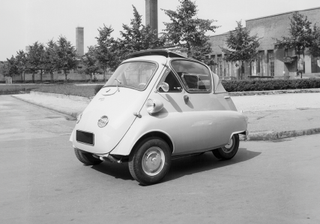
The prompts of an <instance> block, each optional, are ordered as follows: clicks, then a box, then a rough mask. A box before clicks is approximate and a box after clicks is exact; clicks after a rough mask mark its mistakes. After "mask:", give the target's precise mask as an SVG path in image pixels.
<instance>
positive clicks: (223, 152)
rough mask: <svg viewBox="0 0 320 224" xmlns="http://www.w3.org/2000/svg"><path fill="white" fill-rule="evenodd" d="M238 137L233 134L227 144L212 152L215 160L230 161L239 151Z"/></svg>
mask: <svg viewBox="0 0 320 224" xmlns="http://www.w3.org/2000/svg"><path fill="white" fill-rule="evenodd" d="M239 142H240V140H239V135H238V134H235V135H233V136H232V137H231V139H230V140H229V143H228V144H227V145H225V146H224V147H222V148H219V149H215V150H213V151H212V152H213V155H214V156H215V157H216V158H217V159H221V160H229V159H232V158H233V157H234V156H235V155H236V154H237V152H238V149H239Z"/></svg>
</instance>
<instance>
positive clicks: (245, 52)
mask: <svg viewBox="0 0 320 224" xmlns="http://www.w3.org/2000/svg"><path fill="white" fill-rule="evenodd" d="M226 44H227V48H223V47H221V48H222V51H223V52H224V54H225V56H224V57H225V60H226V61H232V62H237V61H239V62H240V65H239V66H240V79H242V78H243V70H244V69H243V66H244V62H250V61H252V60H253V59H254V58H255V57H256V56H257V53H258V50H257V49H258V47H259V46H260V43H259V38H258V37H257V36H256V35H254V36H251V35H250V31H249V30H248V29H247V28H245V27H243V26H242V24H241V21H239V22H237V27H236V28H235V30H233V31H230V32H229V35H228V36H227V39H226Z"/></svg>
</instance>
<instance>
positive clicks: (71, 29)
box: [0, 0, 320, 61]
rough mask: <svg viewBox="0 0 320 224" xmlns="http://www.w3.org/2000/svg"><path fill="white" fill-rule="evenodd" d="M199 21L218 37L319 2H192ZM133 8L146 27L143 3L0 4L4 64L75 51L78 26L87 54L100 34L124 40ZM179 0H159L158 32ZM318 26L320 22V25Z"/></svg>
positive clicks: (42, 0) (8, 0)
mask: <svg viewBox="0 0 320 224" xmlns="http://www.w3.org/2000/svg"><path fill="white" fill-rule="evenodd" d="M193 1H194V2H195V3H196V5H197V9H198V14H197V17H198V18H200V19H210V20H215V22H214V23H213V25H216V26H219V28H218V29H216V31H215V33H209V35H216V34H222V33H225V32H228V31H230V30H233V29H234V28H235V27H236V25H237V23H236V21H242V24H243V25H245V21H246V20H249V19H254V18H260V17H265V16H269V15H275V14H281V13H286V12H291V11H297V10H304V9H310V8H317V7H320V1H319V0H223V1H221V0H193ZM132 6H135V7H136V9H137V10H138V12H139V14H140V15H142V21H143V23H144V22H145V0H1V7H0V28H1V33H0V61H5V60H6V59H7V58H10V57H11V56H16V53H17V51H19V50H24V51H25V49H26V46H29V45H32V44H34V43H35V42H39V43H42V44H44V45H46V44H47V43H48V41H50V40H54V41H56V40H57V39H58V38H59V37H60V36H63V37H65V38H66V39H67V40H68V41H70V42H71V43H72V44H73V45H74V46H75V42H76V34H75V33H76V31H75V30H76V27H78V26H79V27H84V45H85V52H86V50H87V47H88V46H93V45H95V44H96V43H97V41H96V37H97V36H98V29H99V28H101V27H103V26H104V25H106V26H111V27H112V28H113V29H114V32H113V33H112V36H113V37H115V38H117V37H120V31H121V30H122V25H123V24H128V25H129V24H130V21H131V19H132V18H133V8H132ZM178 6H179V1H178V0H158V29H159V31H160V32H161V31H162V30H163V29H164V28H165V26H164V24H163V22H170V20H169V18H168V16H167V15H165V13H164V12H163V10H162V9H170V10H176V9H177V7H178ZM319 24H320V21H319Z"/></svg>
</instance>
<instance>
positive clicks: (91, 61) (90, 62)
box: [81, 46, 100, 81]
mask: <svg viewBox="0 0 320 224" xmlns="http://www.w3.org/2000/svg"><path fill="white" fill-rule="evenodd" d="M81 61H82V64H83V65H84V72H85V73H86V74H90V77H91V78H90V79H91V81H93V80H94V79H95V74H96V73H97V72H98V71H99V70H100V67H99V62H98V60H97V47H94V46H90V47H89V48H88V52H87V53H86V54H85V55H84V56H83V57H82V60H81Z"/></svg>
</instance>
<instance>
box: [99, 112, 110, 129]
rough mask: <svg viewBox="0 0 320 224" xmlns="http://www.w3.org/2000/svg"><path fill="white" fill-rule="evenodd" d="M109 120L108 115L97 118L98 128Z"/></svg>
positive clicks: (102, 126)
mask: <svg viewBox="0 0 320 224" xmlns="http://www.w3.org/2000/svg"><path fill="white" fill-rule="evenodd" d="M108 122H109V118H108V116H105V115H104V116H102V117H101V118H100V119H99V120H98V127H99V128H104V127H105V126H106V125H107V124H108Z"/></svg>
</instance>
